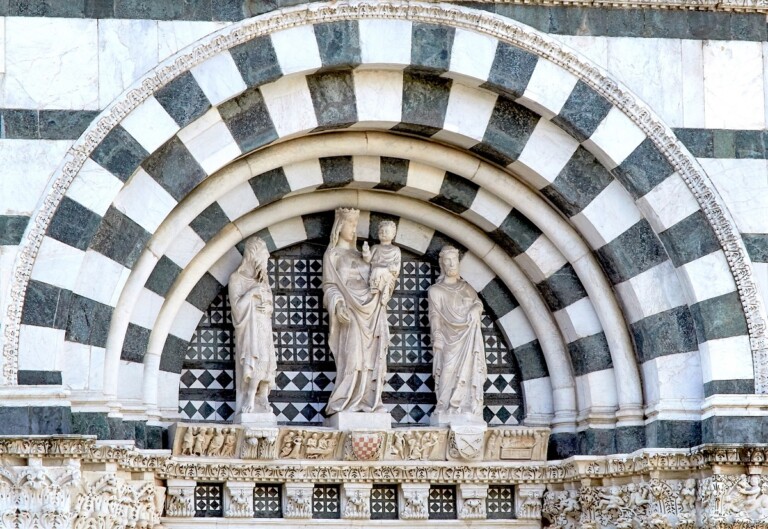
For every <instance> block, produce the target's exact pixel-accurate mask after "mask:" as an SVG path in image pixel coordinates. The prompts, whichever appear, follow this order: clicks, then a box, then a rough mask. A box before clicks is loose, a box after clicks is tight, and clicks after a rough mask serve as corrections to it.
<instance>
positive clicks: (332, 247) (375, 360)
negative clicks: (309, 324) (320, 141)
mask: <svg viewBox="0 0 768 529" xmlns="http://www.w3.org/2000/svg"><path fill="white" fill-rule="evenodd" d="M359 215H360V211H359V210H357V209H347V208H339V209H337V210H336V217H335V219H334V222H333V228H332V230H331V241H330V244H329V245H328V249H327V250H326V251H325V255H324V257H323V293H324V297H323V303H324V305H325V308H326V310H327V311H328V317H329V321H330V329H329V334H328V345H329V347H330V348H331V352H332V353H333V356H334V359H335V360H336V385H335V387H334V389H333V392H332V393H331V396H330V398H329V399H328V406H327V408H326V414H327V415H333V414H335V413H337V412H347V411H349V412H354V411H364V412H386V411H387V410H386V408H385V407H384V405H383V404H382V403H381V393H382V391H383V389H384V384H385V383H386V371H387V347H388V345H389V325H388V323H387V307H386V304H382V303H381V299H380V298H381V296H382V295H383V294H382V291H381V290H377V289H371V287H370V284H369V283H370V274H371V265H370V264H369V263H367V262H366V261H365V260H364V259H363V256H362V254H361V253H360V252H359V251H358V250H357V247H356V241H357V220H358V217H359Z"/></svg>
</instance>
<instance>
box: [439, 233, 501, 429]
mask: <svg viewBox="0 0 768 529" xmlns="http://www.w3.org/2000/svg"><path fill="white" fill-rule="evenodd" d="M428 296H429V325H430V327H431V333H432V352H433V360H432V362H433V365H432V372H433V376H434V379H435V394H436V397H437V405H436V406H435V411H434V413H433V415H432V419H433V424H434V423H435V422H437V423H443V421H444V420H445V421H451V420H452V418H456V419H459V418H463V419H466V422H477V423H480V422H482V423H483V424H485V422H484V421H483V420H482V414H483V385H484V384H485V379H486V377H487V367H486V364H485V345H484V341H483V333H482V330H481V324H480V322H481V319H482V316H483V304H482V302H481V301H480V299H479V298H478V297H477V292H475V290H474V289H473V288H472V287H471V286H469V284H468V283H467V282H466V281H464V280H463V279H462V278H461V277H460V275H459V251H458V250H457V249H456V248H454V247H452V246H444V247H443V249H442V250H440V277H438V278H437V282H436V283H435V284H434V285H432V286H431V287H429V291H428Z"/></svg>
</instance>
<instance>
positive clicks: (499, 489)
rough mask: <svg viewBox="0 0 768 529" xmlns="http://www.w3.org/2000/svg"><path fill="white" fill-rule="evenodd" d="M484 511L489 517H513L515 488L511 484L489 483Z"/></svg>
mask: <svg viewBox="0 0 768 529" xmlns="http://www.w3.org/2000/svg"><path fill="white" fill-rule="evenodd" d="M486 511H487V513H488V518H490V519H511V518H514V517H515V488H514V487H513V486H512V485H491V486H490V487H488V497H487V499H486Z"/></svg>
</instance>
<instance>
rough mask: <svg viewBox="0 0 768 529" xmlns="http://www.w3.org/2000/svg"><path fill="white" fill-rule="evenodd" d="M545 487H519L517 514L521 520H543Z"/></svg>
mask: <svg viewBox="0 0 768 529" xmlns="http://www.w3.org/2000/svg"><path fill="white" fill-rule="evenodd" d="M543 496H544V485H518V486H517V487H516V490H515V512H516V513H517V517H518V519H521V520H540V519H541V499H542V497H543Z"/></svg>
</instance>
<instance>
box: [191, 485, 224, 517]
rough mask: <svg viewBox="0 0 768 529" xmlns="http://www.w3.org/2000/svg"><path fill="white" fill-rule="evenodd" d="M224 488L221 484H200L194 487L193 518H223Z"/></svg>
mask: <svg viewBox="0 0 768 529" xmlns="http://www.w3.org/2000/svg"><path fill="white" fill-rule="evenodd" d="M223 498H224V486H223V485H222V484H221V483H202V484H198V485H197V486H196V487H195V516H196V517H198V518H221V517H222V516H224V502H223Z"/></svg>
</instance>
